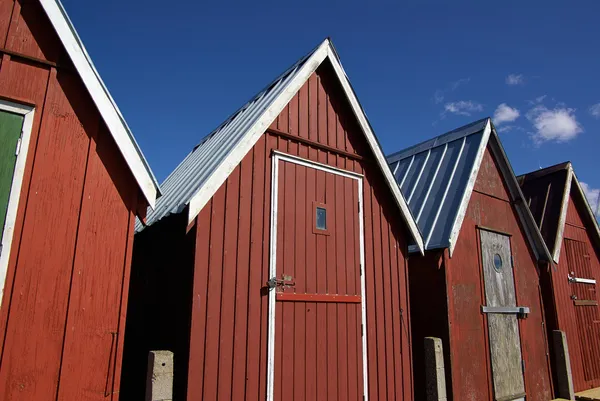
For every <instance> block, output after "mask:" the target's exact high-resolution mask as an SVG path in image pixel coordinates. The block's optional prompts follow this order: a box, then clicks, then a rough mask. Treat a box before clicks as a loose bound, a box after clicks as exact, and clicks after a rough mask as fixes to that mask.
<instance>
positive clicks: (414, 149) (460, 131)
mask: <svg viewBox="0 0 600 401" xmlns="http://www.w3.org/2000/svg"><path fill="white" fill-rule="evenodd" d="M488 120H490V117H485V118H481V119H479V120H476V121H473V122H472V123H469V124H466V125H464V126H462V127H459V128H456V129H453V130H451V131H448V132H445V133H443V134H441V135H438V136H436V137H433V138H431V139H428V140H425V141H422V142H419V143H417V144H416V145H412V146H409V147H408V148H404V149H402V150H399V151H397V152H394V153H392V154H390V155H388V156H387V157H386V158H387V159H388V162H389V163H393V162H397V161H399V160H402V159H405V158H407V157H410V156H413V155H415V154H418V153H421V152H424V151H426V150H428V149H433V148H435V147H437V146H441V145H444V144H446V143H448V142H452V141H454V140H456V139H459V138H462V137H465V136H469V135H472V134H476V133H478V132H479V131H481V130H482V129H484V128H485V124H486V123H487V121H488Z"/></svg>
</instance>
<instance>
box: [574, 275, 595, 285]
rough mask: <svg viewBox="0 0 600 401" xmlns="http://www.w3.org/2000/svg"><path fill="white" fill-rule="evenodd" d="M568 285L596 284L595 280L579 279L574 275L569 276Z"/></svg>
mask: <svg viewBox="0 0 600 401" xmlns="http://www.w3.org/2000/svg"><path fill="white" fill-rule="evenodd" d="M569 283H577V284H596V280H594V279H593V278H581V277H575V275H572V276H571V275H569Z"/></svg>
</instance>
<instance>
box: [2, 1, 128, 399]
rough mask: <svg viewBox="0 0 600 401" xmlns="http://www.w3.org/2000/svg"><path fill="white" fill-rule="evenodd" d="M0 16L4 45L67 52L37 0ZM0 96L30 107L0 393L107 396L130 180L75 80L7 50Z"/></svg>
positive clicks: (119, 325) (113, 375) (115, 368)
mask: <svg viewBox="0 0 600 401" xmlns="http://www.w3.org/2000/svg"><path fill="white" fill-rule="evenodd" d="M13 5H14V7H13ZM9 8H10V9H11V11H10V12H7V10H8V9H9ZM0 20H1V22H0V35H1V41H2V45H3V46H4V47H6V48H8V49H9V50H11V51H14V52H17V53H21V54H24V55H26V56H28V57H34V58H39V59H43V60H46V61H49V62H52V63H54V62H57V61H58V60H59V59H60V58H61V57H62V55H63V54H64V50H63V49H62V47H61V45H60V41H59V39H58V38H57V37H56V35H55V33H54V30H53V29H52V27H51V26H50V24H49V21H48V20H47V18H46V16H45V14H44V12H43V10H42V9H41V6H40V4H39V2H37V1H21V0H19V1H16V2H12V1H2V2H1V4H0ZM0 97H2V98H4V99H8V100H10V101H13V102H17V103H25V104H28V105H32V106H34V108H35V114H34V121H33V127H32V132H31V139H30V147H29V149H28V157H27V161H26V165H25V172H24V177H23V184H22V188H21V196H20V200H19V207H18V212H17V220H16V224H15V232H14V240H13V244H12V247H11V250H10V251H11V253H10V260H9V268H8V273H7V277H6V285H5V292H4V295H3V301H2V307H1V308H0V332H1V333H2V335H1V336H0V349H1V350H2V354H1V363H0V394H2V396H0V398H2V399H12V400H20V399H23V400H30V399H36V400H56V399H82V400H99V399H102V400H104V399H107V398H110V399H113V400H114V399H116V397H117V396H116V395H115V394H118V391H119V387H120V372H121V360H120V358H121V357H122V353H123V330H124V324H125V310H126V307H127V292H128V288H127V283H128V275H129V266H130V258H131V251H132V241H131V240H132V237H133V220H134V218H133V213H134V211H135V210H136V209H137V206H138V197H137V196H138V189H137V185H136V184H135V182H134V181H133V177H132V176H131V175H130V173H129V172H128V169H127V167H126V165H125V161H124V160H123V158H122V156H121V154H120V152H119V151H118V150H117V147H116V144H115V143H114V142H113V140H112V138H111V137H110V134H109V133H108V131H107V130H106V127H105V126H104V125H103V124H102V123H101V119H100V116H99V113H98V112H97V110H96V108H95V106H94V105H93V103H92V101H91V98H90V97H89V95H88V93H87V91H86V89H85V87H84V85H83V83H82V82H81V81H80V79H79V77H78V76H76V75H74V74H70V73H69V72H67V71H62V70H59V71H57V70H56V69H55V68H50V67H49V66H47V65H43V64H40V63H30V62H29V61H27V60H23V59H22V58H16V57H15V58H11V57H10V56H8V55H4V56H3V57H2V64H1V67H0ZM92 138H93V139H92ZM107 216H110V218H107Z"/></svg>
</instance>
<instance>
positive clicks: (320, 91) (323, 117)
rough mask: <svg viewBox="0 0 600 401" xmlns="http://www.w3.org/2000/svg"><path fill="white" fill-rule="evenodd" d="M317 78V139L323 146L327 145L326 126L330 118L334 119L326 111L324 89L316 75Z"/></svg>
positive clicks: (327, 127) (319, 76) (326, 100)
mask: <svg viewBox="0 0 600 401" xmlns="http://www.w3.org/2000/svg"><path fill="white" fill-rule="evenodd" d="M316 78H317V84H316V89H317V98H318V110H317V125H318V127H319V137H318V139H317V140H318V142H319V143H322V144H323V145H327V143H328V141H327V137H328V135H329V132H328V131H329V126H328V124H327V122H328V120H329V119H330V118H332V117H333V118H335V116H332V115H330V114H329V113H328V111H327V104H328V95H327V92H325V88H323V82H322V81H321V75H316Z"/></svg>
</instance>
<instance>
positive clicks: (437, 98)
mask: <svg viewBox="0 0 600 401" xmlns="http://www.w3.org/2000/svg"><path fill="white" fill-rule="evenodd" d="M469 81H471V78H470V77H467V78H461V79H458V80H456V81H452V82H450V83H449V84H448V85H447V86H446V88H445V89H438V90H436V91H435V92H434V94H433V102H434V103H435V104H440V103H442V102H443V101H444V99H445V97H446V93H448V92H454V91H455V90H457V89H458V88H459V87H460V86H462V85H464V84H467V83H469Z"/></svg>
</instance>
